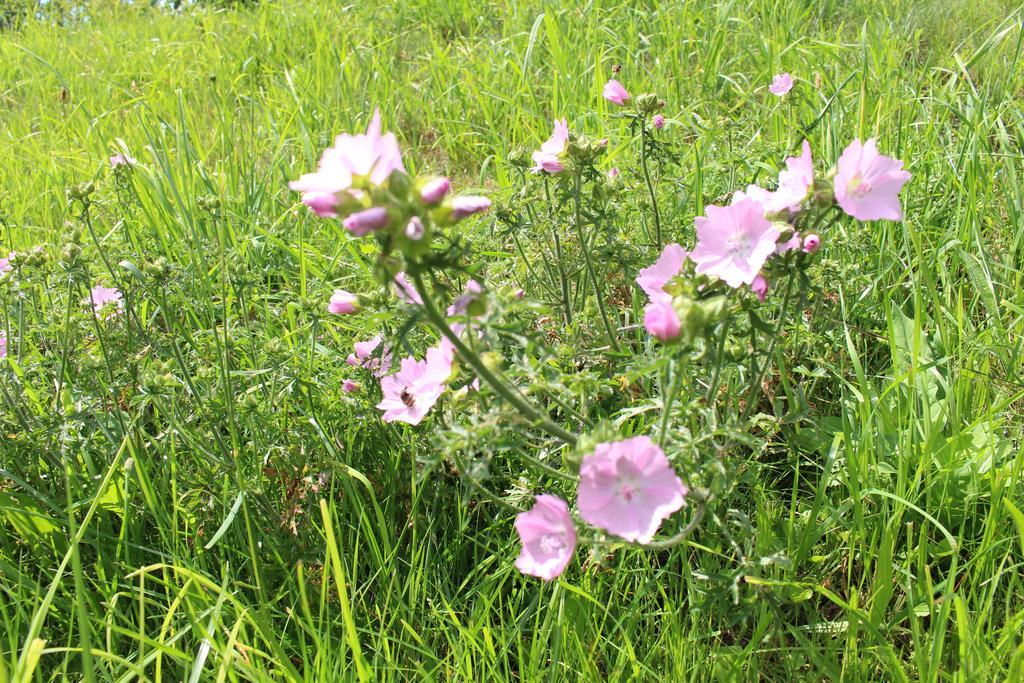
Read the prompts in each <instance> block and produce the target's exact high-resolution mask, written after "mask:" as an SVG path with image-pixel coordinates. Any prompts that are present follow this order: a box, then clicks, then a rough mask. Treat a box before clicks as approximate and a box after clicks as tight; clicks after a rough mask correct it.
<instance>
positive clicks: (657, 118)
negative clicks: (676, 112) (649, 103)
mask: <svg viewBox="0 0 1024 683" xmlns="http://www.w3.org/2000/svg"><path fill="white" fill-rule="evenodd" d="M651 123H653V124H654V127H655V128H657V129H658V130H661V129H662V128H664V127H665V117H664V116H662V115H661V114H655V115H654V118H652V119H651Z"/></svg>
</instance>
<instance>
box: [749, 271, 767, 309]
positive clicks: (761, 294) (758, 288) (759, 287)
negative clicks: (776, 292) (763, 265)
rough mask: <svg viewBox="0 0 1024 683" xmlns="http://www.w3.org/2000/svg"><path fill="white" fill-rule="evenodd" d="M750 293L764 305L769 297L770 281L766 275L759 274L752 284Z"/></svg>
mask: <svg viewBox="0 0 1024 683" xmlns="http://www.w3.org/2000/svg"><path fill="white" fill-rule="evenodd" d="M750 291H751V292H753V293H754V295H755V296H756V297H757V300H758V301H760V302H761V303H764V300H765V298H766V297H767V296H768V280H767V279H766V278H765V276H764V275H760V274H758V276H757V277H755V278H754V281H753V282H751V283H750Z"/></svg>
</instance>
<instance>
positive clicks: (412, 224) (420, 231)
mask: <svg viewBox="0 0 1024 683" xmlns="http://www.w3.org/2000/svg"><path fill="white" fill-rule="evenodd" d="M425 234H427V228H426V226H424V225H423V220H422V219H420V217H419V216H413V217H412V218H410V219H409V222H408V223H407V224H406V226H405V236H406V237H408V238H409V239H411V240H412V241H414V242H418V241H420V240H421V239H423V236H424V235H425Z"/></svg>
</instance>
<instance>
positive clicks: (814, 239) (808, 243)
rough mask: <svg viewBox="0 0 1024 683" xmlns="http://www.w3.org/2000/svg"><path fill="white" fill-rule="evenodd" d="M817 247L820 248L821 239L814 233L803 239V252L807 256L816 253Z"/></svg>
mask: <svg viewBox="0 0 1024 683" xmlns="http://www.w3.org/2000/svg"><path fill="white" fill-rule="evenodd" d="M819 247H821V238H820V237H818V236H817V235H815V234H814V233H811V234H810V235H808V236H807V237H805V238H804V251H806V252H807V253H808V254H813V253H814V252H816V251H818V248H819Z"/></svg>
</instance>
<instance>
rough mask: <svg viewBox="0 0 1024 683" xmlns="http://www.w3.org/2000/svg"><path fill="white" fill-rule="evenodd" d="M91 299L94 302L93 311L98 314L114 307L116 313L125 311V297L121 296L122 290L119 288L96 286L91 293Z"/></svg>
mask: <svg viewBox="0 0 1024 683" xmlns="http://www.w3.org/2000/svg"><path fill="white" fill-rule="evenodd" d="M89 298H90V300H91V301H92V310H93V312H94V313H97V314H98V313H100V312H101V311H102V310H103V309H105V308H107V307H108V306H112V307H113V308H114V310H115V312H116V313H120V312H121V311H122V310H123V309H124V297H122V296H121V290H119V289H118V288H117V287H104V286H102V285H96V286H95V287H93V288H92V291H91V292H89Z"/></svg>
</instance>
